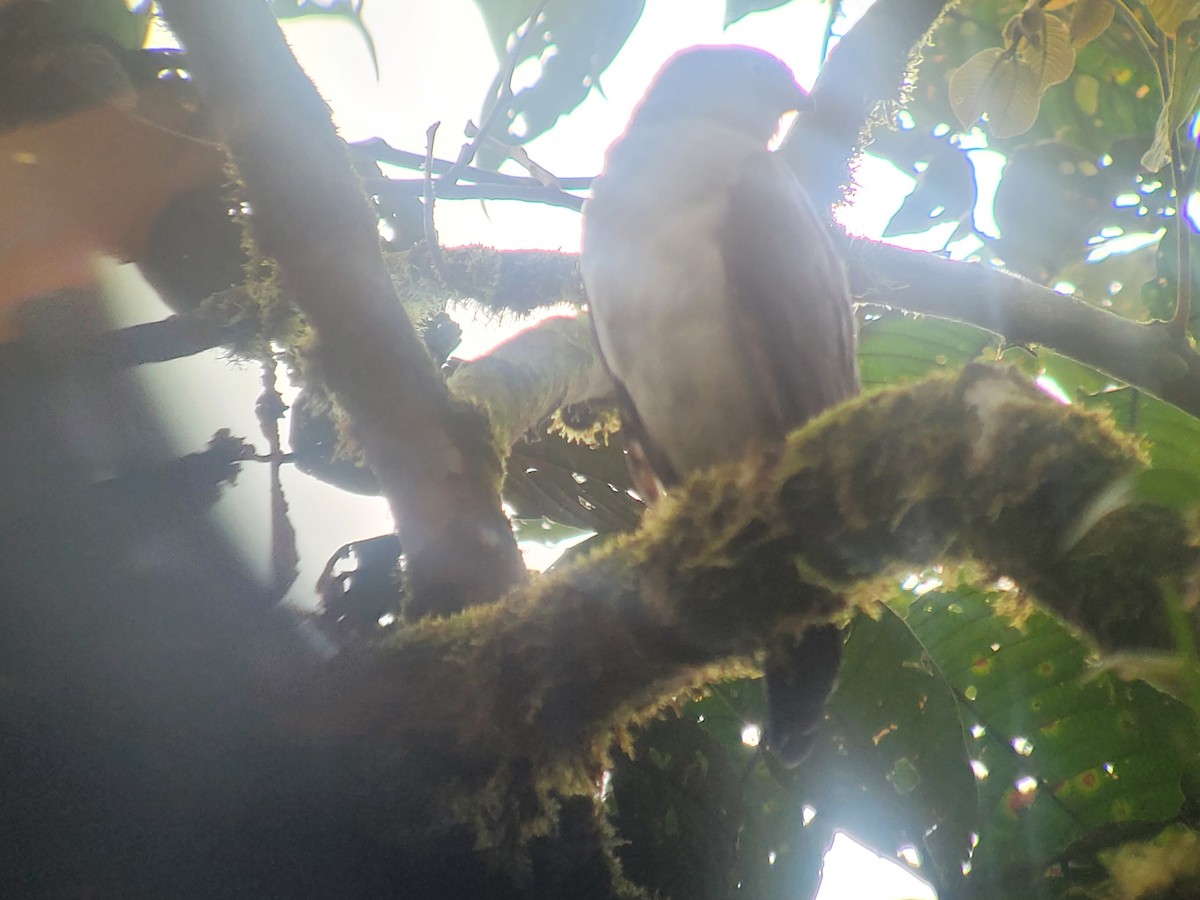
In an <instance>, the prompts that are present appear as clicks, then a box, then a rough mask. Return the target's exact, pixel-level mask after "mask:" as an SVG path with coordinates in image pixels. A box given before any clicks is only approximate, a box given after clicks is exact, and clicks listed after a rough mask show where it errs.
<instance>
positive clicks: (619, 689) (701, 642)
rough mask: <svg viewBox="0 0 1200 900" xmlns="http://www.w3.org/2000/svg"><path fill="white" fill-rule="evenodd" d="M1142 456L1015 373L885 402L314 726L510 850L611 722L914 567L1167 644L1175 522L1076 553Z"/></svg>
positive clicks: (370, 685) (460, 628)
mask: <svg viewBox="0 0 1200 900" xmlns="http://www.w3.org/2000/svg"><path fill="white" fill-rule="evenodd" d="M1142 465H1143V463H1142V461H1141V459H1140V458H1139V456H1138V451H1137V448H1136V445H1135V442H1134V441H1133V440H1132V439H1130V438H1128V437H1126V436H1123V435H1120V434H1118V433H1117V432H1116V431H1115V430H1114V429H1113V428H1112V427H1111V426H1110V425H1109V424H1108V423H1107V422H1106V421H1105V420H1104V419H1102V418H1100V417H1097V416H1095V415H1092V414H1088V413H1084V412H1081V411H1079V410H1077V409H1075V408H1072V407H1065V406H1060V405H1058V404H1056V403H1054V402H1052V401H1050V400H1049V399H1047V398H1046V397H1045V396H1044V395H1042V394H1041V393H1040V392H1039V391H1037V390H1036V389H1035V388H1034V387H1033V386H1031V385H1030V384H1028V383H1027V382H1025V381H1024V380H1022V379H1021V378H1020V377H1019V376H1017V375H1015V374H1013V373H1012V372H1010V371H1008V370H1004V369H995V368H989V367H984V366H972V367H969V368H968V369H967V370H966V371H965V372H964V373H963V374H961V375H960V376H957V377H942V378H936V379H933V380H930V381H927V382H923V383H921V384H918V385H915V386H911V387H907V388H896V389H889V390H883V391H879V392H877V393H873V394H870V395H868V396H865V397H862V398H859V399H856V400H854V401H851V402H850V403H848V404H846V405H844V406H842V407H839V408H837V409H835V410H832V411H830V412H828V413H826V414H824V415H822V416H821V417H819V418H818V419H816V420H814V421H813V422H811V423H810V424H809V425H807V426H806V427H805V428H804V429H803V430H801V431H799V432H796V433H795V434H793V435H792V436H791V437H790V438H789V440H788V442H787V444H786V446H784V447H781V448H779V449H778V450H776V451H775V452H772V453H766V454H760V455H755V456H752V457H749V458H747V459H745V460H743V461H741V462H739V463H736V464H731V465H728V466H725V467H722V468H719V469H716V470H713V471H710V472H706V473H702V474H700V475H698V476H697V477H695V478H694V479H692V480H691V481H690V482H689V483H688V484H687V485H686V486H685V488H684V489H683V490H681V491H679V492H678V493H677V494H675V495H672V496H671V497H670V498H668V499H667V500H666V501H664V502H662V503H660V504H659V505H658V506H656V507H655V509H654V510H653V511H652V512H651V513H649V514H648V515H647V520H646V522H645V524H644V525H643V527H642V528H641V529H640V530H639V531H637V532H635V533H633V534H631V535H628V536H626V537H623V538H621V539H618V540H616V541H614V542H612V543H610V544H609V545H608V546H606V547H605V548H604V549H603V550H600V551H598V552H596V553H594V554H593V555H591V556H590V557H589V558H587V559H585V560H584V561H582V562H580V563H579V564H577V565H574V566H572V567H570V568H568V569H566V570H564V571H562V572H559V573H554V574H551V575H548V576H545V577H543V578H541V579H539V580H538V581H537V582H536V583H535V584H533V585H531V586H529V587H526V588H521V589H518V590H516V591H515V592H514V593H512V594H510V595H509V596H508V597H507V598H506V599H504V600H502V601H500V602H498V603H495V604H492V605H489V606H485V607H478V608H475V609H472V610H469V611H467V612H465V613H463V614H461V615H458V616H454V617H452V618H450V619H443V620H436V621H426V622H423V623H420V624H418V625H416V626H413V627H410V628H407V629H405V630H403V631H401V632H399V633H398V635H397V637H396V638H395V639H394V640H393V641H392V642H391V643H390V644H388V645H386V646H384V647H383V648H382V650H381V652H380V654H379V656H378V658H377V659H375V660H374V661H373V662H372V663H371V665H370V672H369V674H368V675H367V676H366V677H365V678H364V677H363V673H362V672H361V670H360V671H357V672H356V673H355V677H353V678H351V679H347V684H348V685H350V684H352V685H353V686H352V687H349V686H348V687H347V692H350V693H352V694H353V698H352V699H350V700H347V699H346V698H345V697H339V696H336V695H337V694H338V692H337V691H336V690H335V691H334V692H333V693H334V695H335V696H334V697H332V698H331V699H330V700H329V702H328V705H327V706H325V707H324V708H323V709H322V710H321V711H319V712H316V713H314V712H313V711H312V710H311V709H310V710H308V711H306V714H305V716H304V721H305V723H306V726H307V727H312V726H313V725H314V723H316V724H318V725H319V726H320V728H321V730H322V731H323V732H324V733H326V734H327V735H329V736H336V737H338V738H340V739H342V740H347V741H350V742H351V743H353V744H355V745H356V746H367V745H374V746H376V747H382V748H386V751H380V752H386V755H387V756H389V757H390V758H392V759H393V760H395V759H396V758H397V757H399V758H401V759H404V760H406V761H405V762H402V763H400V764H399V765H397V766H395V768H394V769H393V768H391V767H390V766H389V767H388V768H389V769H390V770H391V771H392V772H393V773H398V774H395V777H397V778H400V779H402V780H404V779H405V778H406V777H408V778H411V777H412V776H411V773H412V772H419V773H421V777H422V778H425V779H426V782H427V783H426V784H425V787H426V788H427V789H428V793H426V794H423V795H422V796H426V797H427V798H431V799H430V802H431V803H434V805H435V806H436V807H437V809H436V811H431V810H430V809H424V810H423V811H420V812H415V813H413V816H414V818H413V819H412V820H411V821H412V822H413V825H414V827H424V826H423V825H418V823H425V825H427V823H428V822H429V821H430V820H431V818H432V819H433V820H435V821H457V822H460V823H463V822H465V823H468V824H470V825H472V826H473V827H474V828H475V829H476V832H477V834H478V835H480V839H481V841H482V842H483V843H484V844H485V845H490V846H501V845H504V846H506V847H510V845H511V844H512V842H513V841H516V842H517V843H518V844H519V843H520V841H521V840H523V839H525V838H527V837H529V836H531V835H536V834H542V833H545V831H546V829H548V828H551V827H552V820H553V815H554V809H555V804H556V802H557V801H556V800H555V798H556V797H559V796H561V795H586V796H592V794H593V793H594V790H595V785H594V778H595V776H596V775H597V774H598V772H599V771H600V767H601V766H603V765H604V764H605V762H606V758H607V757H606V754H607V750H608V747H609V744H610V742H611V740H612V736H613V733H614V729H620V728H623V727H624V726H626V725H628V724H630V723H631V722H636V721H640V720H643V719H644V718H645V717H646V716H648V715H650V714H651V713H653V712H654V711H656V710H658V709H660V708H661V707H662V706H664V705H666V704H668V703H671V702H672V701H673V700H674V698H676V697H677V696H679V695H680V694H685V693H686V692H688V691H691V690H694V689H696V688H699V687H700V686H702V685H704V684H706V683H710V682H713V681H716V680H720V679H724V678H730V677H741V676H744V675H746V674H747V673H748V672H751V671H754V666H755V660H756V659H757V657H758V654H759V653H760V651H761V648H762V647H763V646H764V644H765V642H766V641H767V640H768V639H769V638H770V637H771V636H772V635H774V634H776V633H777V632H779V631H781V630H789V631H795V630H799V629H803V628H804V627H806V626H808V625H810V624H814V623H818V622H827V621H831V620H839V619H841V618H843V617H844V616H846V615H847V614H848V612H849V610H850V609H851V607H853V606H856V605H869V604H870V603H871V602H873V601H874V600H875V599H876V598H877V597H879V596H882V595H884V594H886V593H887V592H888V591H889V590H891V589H892V586H893V585H894V581H892V580H891V579H893V578H894V576H895V575H896V574H897V573H900V572H904V571H906V570H908V569H909V568H910V567H916V568H919V567H923V566H927V565H929V564H932V563H937V562H946V561H952V560H954V559H972V560H975V561H977V562H979V563H981V564H982V565H984V566H985V567H986V568H987V569H988V570H990V571H992V572H994V573H995V574H997V575H999V574H1005V575H1008V576H1010V577H1012V578H1014V579H1016V580H1017V582H1018V583H1019V584H1021V585H1022V586H1023V587H1025V588H1026V589H1027V590H1029V591H1030V592H1031V593H1032V594H1033V595H1034V596H1035V597H1036V598H1037V599H1038V600H1039V601H1040V602H1041V603H1042V604H1043V605H1044V606H1045V607H1046V608H1048V609H1049V610H1051V611H1053V612H1055V613H1056V614H1058V615H1059V616H1061V617H1062V618H1064V619H1065V620H1066V621H1067V622H1068V623H1070V624H1071V625H1073V626H1075V627H1076V628H1078V629H1080V630H1081V631H1083V632H1085V633H1087V634H1089V635H1091V636H1092V637H1093V638H1095V639H1096V640H1097V641H1098V643H1099V644H1100V645H1101V646H1102V647H1105V648H1118V647H1141V646H1159V647H1162V646H1168V645H1169V644H1170V640H1171V638H1170V629H1169V627H1168V623H1167V619H1166V616H1165V614H1164V610H1163V604H1162V602H1161V599H1160V597H1159V591H1158V587H1157V584H1158V583H1159V581H1160V579H1162V578H1164V577H1176V578H1179V577H1183V576H1184V575H1185V574H1186V573H1187V572H1189V571H1190V569H1191V567H1192V566H1193V564H1194V562H1195V558H1196V554H1195V553H1194V551H1193V548H1192V546H1191V545H1190V543H1189V541H1188V535H1187V532H1186V529H1185V528H1184V525H1183V523H1182V522H1181V520H1180V518H1179V517H1178V516H1177V515H1176V514H1175V513H1173V512H1171V511H1168V510H1165V509H1162V508H1158V507H1149V506H1131V507H1125V508H1122V509H1119V510H1117V511H1115V512H1113V513H1111V514H1110V515H1109V516H1108V517H1107V518H1105V519H1104V520H1102V521H1101V522H1100V524H1099V525H1097V526H1096V527H1093V528H1092V529H1091V530H1089V531H1088V532H1087V533H1085V534H1084V536H1083V537H1082V539H1080V540H1078V541H1076V542H1075V543H1074V544H1072V545H1071V546H1066V545H1065V543H1064V541H1065V539H1066V536H1068V535H1070V534H1071V533H1072V531H1073V528H1074V526H1075V525H1076V523H1077V522H1078V520H1079V517H1080V515H1081V513H1083V511H1084V510H1085V509H1086V508H1087V506H1088V504H1089V502H1090V501H1091V500H1092V499H1093V498H1095V497H1096V496H1097V495H1098V493H1099V492H1101V491H1102V490H1103V489H1104V488H1105V487H1106V486H1107V485H1110V484H1111V483H1112V482H1113V481H1114V480H1115V479H1118V478H1121V477H1124V476H1126V475H1128V474H1129V473H1130V472H1132V471H1136V470H1137V469H1138V468H1140V467H1141V466H1142ZM413 754H416V755H417V756H422V755H428V754H432V755H433V757H435V758H436V759H437V761H438V762H437V768H438V770H439V771H440V772H441V773H442V775H441V776H439V778H441V782H440V784H436V785H435V784H432V783H428V776H429V774H430V769H429V766H426V765H416V764H414V763H413ZM406 773H409V774H408V775H406ZM510 849H511V847H510Z"/></svg>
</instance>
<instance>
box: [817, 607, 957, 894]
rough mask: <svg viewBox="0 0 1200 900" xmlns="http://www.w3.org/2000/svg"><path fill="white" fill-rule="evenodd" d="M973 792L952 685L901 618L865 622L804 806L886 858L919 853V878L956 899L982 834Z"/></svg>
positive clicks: (848, 655) (849, 656) (882, 614)
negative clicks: (977, 837)
mask: <svg viewBox="0 0 1200 900" xmlns="http://www.w3.org/2000/svg"><path fill="white" fill-rule="evenodd" d="M974 788H975V785H974V778H973V776H972V774H971V768H970V765H969V761H968V757H967V750H966V746H965V744H964V734H963V730H962V723H961V721H960V718H959V709H958V704H957V703H956V702H955V697H954V693H953V691H952V690H951V687H950V685H949V684H948V683H947V681H946V679H945V678H944V677H943V675H942V673H941V672H940V671H939V670H938V668H937V666H936V665H935V664H934V663H933V662H932V661H931V659H930V656H929V655H928V654H927V653H926V652H925V649H924V648H923V647H922V646H921V643H920V642H919V641H918V640H917V639H916V638H915V637H914V636H913V633H912V632H911V631H910V630H909V629H908V627H907V626H906V625H905V623H904V622H903V621H902V620H901V619H900V618H899V617H898V616H897V615H895V614H894V613H892V612H891V611H890V610H887V609H881V610H880V611H879V618H878V619H875V618H872V617H871V616H868V615H865V614H864V615H860V616H859V617H858V618H857V619H855V621H854V623H853V625H852V626H851V631H850V637H849V638H848V640H847V641H846V650H845V656H844V659H843V663H842V676H841V681H840V683H839V685H838V688H837V691H836V692H835V693H834V695H833V698H832V699H831V700H830V703H829V711H828V721H827V722H826V724H825V727H824V729H823V730H822V734H821V736H820V738H819V742H818V745H817V748H816V750H815V751H814V752H813V755H812V757H811V758H810V759H809V760H808V761H807V762H806V763H805V764H804V765H803V766H802V767H801V769H800V770H799V771H798V778H797V786H796V797H797V799H799V800H800V801H801V802H802V803H804V804H805V805H808V806H811V807H812V808H813V809H814V810H815V811H816V817H815V819H814V820H813V821H814V824H815V823H822V824H824V825H825V826H826V827H829V828H837V829H839V830H844V831H846V832H848V833H849V834H850V835H851V836H853V837H854V838H855V839H856V840H858V841H860V842H862V843H864V844H866V845H868V846H870V847H872V848H874V849H875V850H877V851H878V852H879V853H881V854H883V855H886V856H895V855H896V854H897V853H898V852H899V851H900V850H901V849H903V848H905V847H912V848H915V849H916V851H917V853H918V855H919V857H920V859H921V863H922V868H921V869H920V870H919V873H918V874H921V875H923V876H924V877H925V878H926V879H927V880H930V881H933V882H934V883H935V885H937V886H939V888H940V889H942V890H944V891H947V892H948V894H947V895H948V896H954V890H955V885H956V884H958V883H959V882H960V881H961V878H962V874H961V871H962V865H963V863H964V862H965V861H966V860H967V859H968V857H969V855H970V851H971V835H972V834H973V833H974V832H975V831H976V830H977V827H978V826H977V824H976V818H977V809H976V798H975V790H974Z"/></svg>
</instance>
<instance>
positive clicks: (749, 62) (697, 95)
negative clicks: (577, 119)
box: [631, 46, 811, 144]
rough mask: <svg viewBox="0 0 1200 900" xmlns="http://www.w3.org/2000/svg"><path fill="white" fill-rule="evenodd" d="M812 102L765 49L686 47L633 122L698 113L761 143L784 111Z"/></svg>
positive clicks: (664, 70) (660, 75)
mask: <svg viewBox="0 0 1200 900" xmlns="http://www.w3.org/2000/svg"><path fill="white" fill-rule="evenodd" d="M810 106H811V102H810V101H809V97H808V94H807V93H806V92H805V90H804V89H803V88H802V87H800V85H798V84H796V79H795V78H794V77H793V76H792V70H791V69H789V68H788V67H787V65H785V64H784V63H783V61H782V60H780V59H777V58H776V57H774V56H772V55H771V54H769V53H765V52H763V51H762V50H756V49H754V48H753V47H737V46H715V47H690V48H688V49H687V50H681V51H680V52H679V53H676V54H675V55H674V56H672V57H671V58H670V59H669V60H667V62H666V63H665V64H664V65H663V67H662V69H660V70H659V72H658V75H656V76H655V78H654V81H653V82H652V83H651V85H650V88H649V90H647V91H646V96H645V97H644V98H643V99H642V102H641V104H640V105H639V106H638V108H637V110H636V111H635V112H634V114H633V120H632V122H631V124H641V123H649V122H669V121H670V120H671V119H673V118H680V117H694V116H701V117H703V118H708V119H713V120H715V121H717V122H720V123H722V124H724V125H729V126H732V127H734V128H737V129H740V130H742V131H745V132H747V133H748V134H750V135H752V136H753V137H755V138H756V139H761V140H762V142H763V143H764V144H765V143H767V141H769V140H770V139H771V136H772V135H773V134H774V133H775V130H776V129H777V128H778V127H779V119H780V117H781V116H782V115H783V114H784V113H786V112H792V111H793V110H803V109H808V108H809V107H810Z"/></svg>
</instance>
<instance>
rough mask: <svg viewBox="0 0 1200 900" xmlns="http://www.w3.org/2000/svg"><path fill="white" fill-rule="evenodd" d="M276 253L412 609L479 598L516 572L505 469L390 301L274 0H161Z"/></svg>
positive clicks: (341, 154) (332, 138)
mask: <svg viewBox="0 0 1200 900" xmlns="http://www.w3.org/2000/svg"><path fill="white" fill-rule="evenodd" d="M162 8H163V11H164V12H165V13H166V15H167V19H168V21H169V22H170V24H171V26H172V28H173V29H174V30H175V32H176V34H178V35H179V37H180V39H181V40H182V42H183V43H184V45H185V46H186V48H187V51H188V58H189V66H190V68H191V69H192V71H193V73H194V75H195V78H196V84H197V86H198V87H199V88H200V89H201V90H202V91H204V92H205V93H206V95H207V97H208V99H209V102H210V105H211V108H212V110H213V112H214V114H215V116H216V118H217V120H218V122H219V123H220V125H221V127H222V130H223V131H224V134H225V136H226V141H227V146H228V148H229V151H230V154H231V156H232V157H233V159H234V162H235V163H236V164H237V166H238V170H239V172H240V174H241V176H242V179H243V180H244V183H245V187H246V194H247V199H248V200H249V202H250V203H251V204H252V205H253V208H254V213H255V214H254V229H255V234H256V236H257V239H258V242H259V245H260V247H261V249H262V250H263V252H264V253H266V254H269V255H271V256H273V257H274V258H275V259H276V260H277V261H278V263H279V266H280V270H281V272H282V274H283V277H284V280H285V281H286V282H287V284H288V286H289V288H290V291H291V294H292V296H293V298H294V299H295V301H296V304H297V306H299V307H300V309H301V310H302V311H303V312H304V314H305V315H306V316H307V317H308V320H309V321H310V322H311V323H312V325H313V327H314V328H315V330H316V332H317V335H318V342H317V346H316V348H315V350H314V358H315V361H316V364H317V367H318V368H319V370H320V373H321V375H322V376H323V377H324V379H325V381H326V383H327V384H328V385H329V386H330V387H331V388H332V389H333V390H334V392H335V393H336V394H337V395H338V397H339V399H340V401H341V402H342V404H343V405H344V407H345V408H346V409H347V410H348V411H349V412H350V414H351V416H352V417H353V419H354V421H355V423H356V427H357V429H358V435H359V439H360V440H361V443H362V445H363V448H364V450H365V451H366V454H367V458H368V460H369V461H370V463H371V467H372V469H373V470H374V471H375V473H376V475H377V476H378V478H379V481H380V484H381V486H382V487H383V489H384V494H385V496H387V498H388V500H389V502H390V504H391V506H392V510H393V513H394V515H395V517H396V526H397V530H398V533H399V535H400V539H401V542H402V544H403V546H404V551H405V553H406V554H407V559H408V576H409V580H410V589H411V590H412V592H413V596H414V600H415V601H416V605H415V607H414V609H415V610H416V611H418V612H424V611H449V610H453V609H457V608H460V607H462V606H463V605H466V604H469V603H476V602H482V601H487V600H491V599H493V598H495V597H496V596H498V595H500V594H502V593H503V592H504V591H505V589H507V588H508V587H509V586H511V585H513V584H515V583H518V582H520V581H521V580H523V578H524V577H525V571H524V566H523V565H522V562H521V558H520V556H519V554H518V553H517V549H516V544H515V541H514V540H513V537H512V533H511V530H510V528H509V525H508V522H507V520H506V519H505V517H504V515H503V513H502V512H501V509H500V504H499V482H500V465H499V460H498V458H497V456H496V453H495V451H494V450H493V448H492V446H491V442H490V440H488V437H487V431H486V427H485V425H484V423H483V421H482V418H481V417H479V416H478V415H477V414H476V413H475V412H474V411H472V410H469V409H466V408H461V407H458V406H456V405H455V403H454V402H452V401H451V398H450V395H449V392H448V391H447V389H446V386H445V383H444V382H443V380H442V379H441V376H440V375H439V374H438V372H437V371H436V370H435V369H434V367H433V365H432V363H431V361H430V359H429V356H428V354H427V353H426V351H425V348H424V347H423V345H422V344H421V341H420V339H419V337H418V336H417V335H416V333H415V332H414V330H413V327H412V324H411V322H410V321H409V320H408V317H407V315H406V314H405V313H404V309H403V307H402V306H401V305H400V303H399V301H398V300H397V298H396V294H395V291H394V289H393V287H392V282H391V277H390V275H389V273H388V271H387V269H386V268H385V266H384V263H383V257H382V254H381V252H380V249H379V238H378V232H377V227H376V221H375V217H374V216H373V215H372V213H371V211H370V208H369V206H368V204H367V202H366V199H365V197H364V196H363V194H362V191H361V188H360V187H359V185H358V183H357V181H356V180H355V176H354V174H353V171H352V170H351V167H350V165H349V160H348V158H347V154H346V148H345V144H344V143H342V141H341V140H340V139H339V138H338V137H337V135H336V132H335V131H334V128H333V124H332V122H331V121H330V115H329V110H328V108H327V107H326V106H325V104H324V102H323V101H322V100H321V98H320V96H319V95H318V94H317V92H316V90H315V88H314V87H313V85H312V83H311V82H310V81H309V80H308V78H307V77H306V76H305V75H304V73H303V72H302V71H301V69H300V67H299V65H298V64H297V63H296V61H295V59H294V58H293V57H292V54H291V51H290V50H289V49H288V46H287V44H286V42H285V41H284V39H283V35H282V33H281V32H280V30H279V26H278V24H277V23H276V21H275V18H274V16H273V15H272V14H271V11H270V8H269V7H268V6H267V5H266V4H261V3H244V2H242V0H207V2H205V3H194V2H190V0H165V2H164V3H163V4H162Z"/></svg>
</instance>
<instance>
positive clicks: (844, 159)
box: [779, 0, 950, 209]
mask: <svg viewBox="0 0 1200 900" xmlns="http://www.w3.org/2000/svg"><path fill="white" fill-rule="evenodd" d="M949 5H950V2H948V0H879V2H877V3H875V4H873V5H872V6H871V8H870V9H868V10H867V12H866V13H865V14H864V15H863V17H862V18H861V19H860V20H859V21H858V22H857V23H856V24H855V25H854V27H853V28H851V29H850V30H849V31H848V32H846V35H845V36H844V37H843V38H842V39H841V41H840V42H839V43H838V45H837V46H836V47H834V49H833V52H832V53H830V54H829V58H828V59H827V60H826V61H825V64H824V66H822V67H821V74H820V75H819V76H818V78H817V82H816V84H815V85H814V86H813V90H812V99H813V106H814V109H813V111H812V112H810V113H806V114H805V115H803V116H801V117H799V118H798V119H797V120H796V124H795V127H794V128H793V129H792V132H791V133H790V134H789V135H788V137H787V140H785V141H784V143H783V146H782V147H781V148H780V150H779V152H780V153H782V154H783V157H784V159H785V160H786V161H787V163H788V165H790V166H791V167H792V169H793V170H794V171H795V172H796V174H797V175H798V176H799V178H800V182H801V184H803V185H804V187H805V190H807V191H808V194H809V196H810V197H811V198H812V200H813V203H814V204H815V205H816V206H817V208H818V209H828V208H829V207H831V206H833V204H835V203H837V202H838V201H840V200H841V199H842V188H843V186H845V185H847V184H849V182H850V161H851V160H852V159H853V158H854V155H855V154H856V153H857V152H858V150H859V149H860V146H861V144H862V137H863V130H864V127H866V126H867V125H868V124H869V123H870V119H871V115H872V113H873V111H874V110H875V107H876V106H877V105H878V104H879V103H881V102H883V101H885V100H889V99H891V100H899V99H900V86H901V85H903V84H904V83H905V75H906V73H907V71H908V67H909V57H910V56H911V54H912V51H913V48H914V47H917V46H919V44H920V43H921V41H922V40H923V39H924V37H925V35H926V34H928V33H929V30H930V29H931V28H932V27H933V26H934V24H935V23H936V22H937V20H938V19H939V18H940V16H941V14H942V11H943V9H945V8H946V7H947V6H949Z"/></svg>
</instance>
